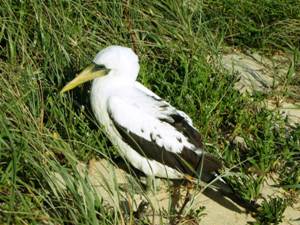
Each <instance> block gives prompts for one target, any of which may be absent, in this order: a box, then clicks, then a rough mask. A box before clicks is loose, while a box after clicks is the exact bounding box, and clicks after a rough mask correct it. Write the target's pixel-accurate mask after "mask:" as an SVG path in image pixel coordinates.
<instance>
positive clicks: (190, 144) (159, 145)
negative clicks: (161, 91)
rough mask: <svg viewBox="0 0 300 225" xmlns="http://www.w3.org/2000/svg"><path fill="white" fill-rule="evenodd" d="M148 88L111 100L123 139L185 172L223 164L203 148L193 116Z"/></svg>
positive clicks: (111, 110) (111, 111)
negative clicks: (192, 120)
mask: <svg viewBox="0 0 300 225" xmlns="http://www.w3.org/2000/svg"><path fill="white" fill-rule="evenodd" d="M143 89H146V88H141V87H135V88H133V89H131V90H128V89H127V90H126V91H125V92H122V94H115V95H113V96H111V97H110V98H109V99H108V112H109V115H110V118H111V119H112V121H113V123H114V125H115V127H116V128H117V130H118V132H119V133H120V135H121V137H122V139H123V140H124V141H125V142H126V143H127V144H128V145H129V146H131V148H133V149H134V150H136V151H137V152H139V153H140V154H141V155H142V156H144V157H147V158H148V159H151V160H155V161H157V162H160V163H162V164H165V165H167V166H169V167H171V168H175V169H177V170H179V171H181V172H183V173H185V174H189V175H192V176H197V177H198V175H197V174H198V173H199V170H201V171H202V173H203V174H204V175H205V174H209V173H211V172H215V171H217V170H219V169H220V168H221V167H222V164H221V163H220V161H219V160H217V159H216V158H215V157H213V156H212V155H210V154H208V153H205V152H204V151H203V150H202V142H201V138H200V135H199V133H198V131H197V130H196V129H195V128H194V127H193V125H192V123H191V120H190V118H189V117H188V116H187V115H186V114H184V113H183V112H181V111H178V110H176V109H175V108H174V107H172V106H171V105H170V104H169V103H167V102H165V101H164V100H162V99H161V98H159V97H158V96H157V95H155V94H153V93H152V92H151V91H149V90H148V89H146V90H147V91H145V90H143Z"/></svg>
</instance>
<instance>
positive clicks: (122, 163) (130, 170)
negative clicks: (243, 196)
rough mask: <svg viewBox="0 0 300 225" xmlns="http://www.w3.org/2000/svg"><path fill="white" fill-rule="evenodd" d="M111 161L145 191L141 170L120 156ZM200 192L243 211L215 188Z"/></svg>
mask: <svg viewBox="0 0 300 225" xmlns="http://www.w3.org/2000/svg"><path fill="white" fill-rule="evenodd" d="M113 163H114V164H115V165H116V166H117V167H118V168H119V169H121V170H123V171H124V172H126V173H127V174H130V175H131V176H133V177H135V178H136V181H137V183H138V184H139V185H140V186H141V187H142V188H143V190H144V191H146V188H147V186H146V185H145V184H144V183H143V182H141V179H140V178H141V177H145V176H146V175H145V174H144V173H143V172H141V171H139V170H137V169H135V168H134V167H132V166H131V165H130V164H129V163H127V162H126V160H124V159H123V158H122V157H118V158H116V159H115V160H113ZM159 179H163V180H168V179H164V178H159ZM172 182H173V183H174V185H176V186H183V187H186V186H187V185H189V182H188V181H186V180H172ZM202 194H204V195H205V196H206V197H208V198H210V199H211V200H213V201H215V202H216V203H218V204H219V205H221V206H222V207H225V208H227V209H229V210H231V211H234V212H237V213H242V212H244V211H243V210H241V209H240V208H239V207H238V206H237V205H236V204H235V203H233V202H232V200H230V199H229V198H228V197H226V196H225V195H223V194H222V193H220V192H219V191H217V190H214V189H212V188H210V187H207V188H206V189H205V190H203V191H202Z"/></svg>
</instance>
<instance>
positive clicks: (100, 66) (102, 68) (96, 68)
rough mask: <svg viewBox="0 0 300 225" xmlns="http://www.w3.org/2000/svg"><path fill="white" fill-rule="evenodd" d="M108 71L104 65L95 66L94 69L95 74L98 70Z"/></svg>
mask: <svg viewBox="0 0 300 225" xmlns="http://www.w3.org/2000/svg"><path fill="white" fill-rule="evenodd" d="M104 69H106V67H105V66H104V65H103V64H100V65H99V64H95V66H94V68H93V72H95V71H98V70H104Z"/></svg>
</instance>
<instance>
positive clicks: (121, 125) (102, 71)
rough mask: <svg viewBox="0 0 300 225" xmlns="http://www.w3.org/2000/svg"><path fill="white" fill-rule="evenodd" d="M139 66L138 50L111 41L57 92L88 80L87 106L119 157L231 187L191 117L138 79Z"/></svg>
mask: <svg viewBox="0 0 300 225" xmlns="http://www.w3.org/2000/svg"><path fill="white" fill-rule="evenodd" d="M139 68H140V67H139V61H138V56H137V55H136V54H135V53H134V52H133V51H132V50H131V49H130V48H126V47H122V46H110V47H107V48H105V49H103V50H102V51H100V52H99V53H98V54H97V55H96V57H95V59H94V61H93V64H92V65H91V66H89V67H87V68H86V69H85V70H83V71H82V72H81V73H80V74H79V75H78V76H77V77H76V78H75V79H74V80H72V81H71V82H69V83H68V84H67V85H66V86H65V87H64V88H63V89H62V91H61V93H63V92H66V91H69V90H71V89H73V88H75V87H76V86H78V85H79V84H82V83H84V82H86V81H89V80H93V83H92V88H91V106H92V109H93V112H94V114H95V117H96V119H97V120H98V122H99V123H100V124H101V125H102V126H103V127H104V128H105V131H106V134H107V135H108V137H109V139H110V141H111V142H112V143H113V144H114V145H115V146H116V147H117V148H118V149H119V151H120V153H121V154H122V155H123V157H125V159H127V160H128V161H129V162H130V163H131V165H132V166H134V167H135V168H136V169H138V170H140V171H142V172H143V173H145V174H146V175H149V176H156V177H161V178H169V179H183V178H184V177H186V175H188V176H190V177H194V178H199V179H201V180H202V181H204V182H206V183H209V182H211V181H212V180H215V182H214V184H215V185H216V186H217V188H218V189H222V190H223V191H225V192H228V193H229V192H231V193H232V189H231V187H230V186H229V185H228V184H227V183H226V182H225V181H224V179H222V178H221V177H220V176H218V171H219V170H220V169H221V168H222V163H221V162H220V161H219V160H218V159H217V158H215V157H214V156H212V155H211V154H209V153H207V152H205V151H204V150H203V145H202V141H201V137H200V134H199V132H198V131H197V129H196V128H195V127H194V126H193V123H192V120H191V119H190V117H189V116H188V115H186V114H185V113H184V112H182V111H180V110H177V109H176V108H175V107H173V106H172V105H170V104H169V103H168V102H166V101H164V100H163V99H161V98H160V97H159V96H157V95H156V94H155V93H153V92H152V91H150V90H149V89H147V88H146V87H145V86H143V85H142V84H141V83H139V82H137V81H136V79H137V76H138V73H139Z"/></svg>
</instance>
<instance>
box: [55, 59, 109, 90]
mask: <svg viewBox="0 0 300 225" xmlns="http://www.w3.org/2000/svg"><path fill="white" fill-rule="evenodd" d="M108 72H109V70H108V69H105V68H102V67H101V68H98V66H97V65H95V64H92V65H90V66H88V67H87V68H85V69H84V70H83V71H82V72H81V73H80V74H79V75H78V76H77V77H75V78H74V79H73V80H72V81H70V82H69V83H67V85H66V86H64V88H63V89H62V90H61V91H60V93H61V94H62V93H64V92H67V91H70V90H72V89H73V88H75V87H77V86H78V85H80V84H83V83H85V82H87V81H89V80H93V79H95V78H97V77H102V76H104V75H106V74H107V73H108Z"/></svg>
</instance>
